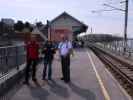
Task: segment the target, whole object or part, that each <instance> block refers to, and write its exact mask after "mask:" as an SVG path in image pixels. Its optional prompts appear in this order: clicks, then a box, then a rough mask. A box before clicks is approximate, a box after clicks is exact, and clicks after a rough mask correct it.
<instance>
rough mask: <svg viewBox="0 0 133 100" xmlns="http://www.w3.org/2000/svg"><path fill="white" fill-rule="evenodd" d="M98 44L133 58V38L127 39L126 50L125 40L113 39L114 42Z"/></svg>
mask: <svg viewBox="0 0 133 100" xmlns="http://www.w3.org/2000/svg"><path fill="white" fill-rule="evenodd" d="M96 44H97V45H99V46H101V47H103V48H104V49H106V50H110V51H112V52H114V53H117V54H119V55H123V56H126V57H129V58H133V40H128V41H127V46H126V51H124V42H123V41H112V42H101V43H100V42H99V43H96Z"/></svg>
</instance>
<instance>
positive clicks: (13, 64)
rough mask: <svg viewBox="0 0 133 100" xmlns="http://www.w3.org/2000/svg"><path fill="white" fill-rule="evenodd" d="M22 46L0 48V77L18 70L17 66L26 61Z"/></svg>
mask: <svg viewBox="0 0 133 100" xmlns="http://www.w3.org/2000/svg"><path fill="white" fill-rule="evenodd" d="M25 55H26V51H25V47H24V45H19V46H7V47H0V77H2V76H4V75H5V74H8V72H10V71H11V70H12V69H16V70H19V65H21V64H23V63H24V62H25V60H26V56H25Z"/></svg>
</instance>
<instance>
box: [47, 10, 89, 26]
mask: <svg viewBox="0 0 133 100" xmlns="http://www.w3.org/2000/svg"><path fill="white" fill-rule="evenodd" d="M62 16H68V17H70V18H71V19H73V20H75V21H77V22H78V23H80V24H82V25H84V26H86V27H88V26H87V25H86V24H84V23H83V22H81V21H79V20H78V19H76V18H74V17H73V16H71V15H70V14H68V13H67V12H63V13H62V14H60V15H59V16H57V17H55V18H54V19H53V20H52V21H51V22H50V23H53V22H55V21H56V20H57V19H59V18H60V17H62Z"/></svg>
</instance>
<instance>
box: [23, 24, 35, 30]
mask: <svg viewBox="0 0 133 100" xmlns="http://www.w3.org/2000/svg"><path fill="white" fill-rule="evenodd" d="M24 28H26V29H29V31H30V32H31V31H32V30H33V27H32V26H31V24H30V23H29V22H25V24H24Z"/></svg>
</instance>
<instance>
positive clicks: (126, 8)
mask: <svg viewBox="0 0 133 100" xmlns="http://www.w3.org/2000/svg"><path fill="white" fill-rule="evenodd" d="M128 2H129V1H128V0H126V1H125V25H124V52H126V47H127V23H128Z"/></svg>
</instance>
